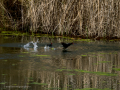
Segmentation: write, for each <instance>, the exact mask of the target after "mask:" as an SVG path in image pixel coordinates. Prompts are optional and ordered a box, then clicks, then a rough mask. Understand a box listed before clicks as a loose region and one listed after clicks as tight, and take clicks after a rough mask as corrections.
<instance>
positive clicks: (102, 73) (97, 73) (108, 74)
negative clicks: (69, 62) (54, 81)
mask: <svg viewBox="0 0 120 90" xmlns="http://www.w3.org/2000/svg"><path fill="white" fill-rule="evenodd" d="M64 70H65V71H76V72H82V73H91V74H96V75H103V76H117V75H118V74H113V73H107V72H91V71H86V70H80V69H74V70H69V69H57V70H56V71H64Z"/></svg>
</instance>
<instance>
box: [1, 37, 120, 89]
mask: <svg viewBox="0 0 120 90" xmlns="http://www.w3.org/2000/svg"><path fill="white" fill-rule="evenodd" d="M61 42H67V43H68V42H73V43H74V44H73V45H71V46H70V47H68V48H67V49H66V50H63V47H62V45H61ZM50 43H52V45H53V46H52V47H51V48H46V47H45V45H47V44H50ZM119 76H120V44H119V42H108V41H107V42H105V41H88V40H70V39H68V38H62V37H56V38H55V37H54V38H51V37H45V36H44V37H33V36H5V35H1V36H0V90H3V89H5V90H119V88H120V78H119Z"/></svg>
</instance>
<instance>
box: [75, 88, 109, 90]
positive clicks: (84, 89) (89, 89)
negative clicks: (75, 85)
mask: <svg viewBox="0 0 120 90" xmlns="http://www.w3.org/2000/svg"><path fill="white" fill-rule="evenodd" d="M74 90H111V89H109V88H104V89H97V88H83V89H74Z"/></svg>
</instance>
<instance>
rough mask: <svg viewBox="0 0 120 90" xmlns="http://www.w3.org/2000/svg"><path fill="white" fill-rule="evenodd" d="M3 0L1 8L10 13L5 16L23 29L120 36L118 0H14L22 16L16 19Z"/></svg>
mask: <svg viewBox="0 0 120 90" xmlns="http://www.w3.org/2000/svg"><path fill="white" fill-rule="evenodd" d="M4 2H5V0H3V1H1V2H0V5H1V6H2V7H1V10H4V11H6V13H7V14H5V17H7V18H10V20H9V19H8V20H9V21H10V22H12V23H13V22H14V23H16V24H17V25H15V26H16V27H17V28H18V29H22V30H23V31H25V30H26V29H28V30H27V31H30V32H42V33H52V34H53V33H54V34H56V35H74V36H82V37H95V38H97V37H118V38H119V37H120V26H119V24H120V2H119V0H92V1H90V0H17V1H16V0H13V3H11V4H12V5H14V6H16V5H18V4H20V5H21V7H19V8H20V11H19V12H18V11H17V12H18V13H19V14H21V16H20V18H21V19H17V20H16V21H14V20H13V19H14V16H13V15H12V14H11V11H10V10H9V9H8V8H6V7H7V6H6V5H5V4H4ZM18 2H19V3H18ZM19 8H18V9H19ZM15 12H16V11H15ZM8 14H9V15H8ZM10 16H11V17H10ZM1 22H2V21H1ZM13 26H14V25H13ZM13 26H12V27H13Z"/></svg>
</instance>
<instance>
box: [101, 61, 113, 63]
mask: <svg viewBox="0 0 120 90" xmlns="http://www.w3.org/2000/svg"><path fill="white" fill-rule="evenodd" d="M108 62H111V61H99V63H108Z"/></svg>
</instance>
